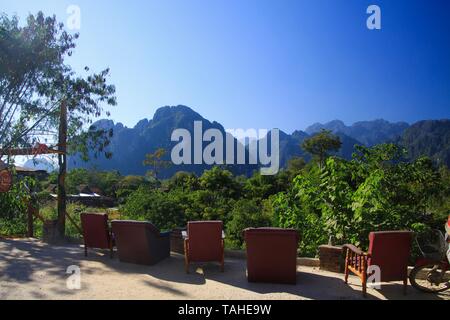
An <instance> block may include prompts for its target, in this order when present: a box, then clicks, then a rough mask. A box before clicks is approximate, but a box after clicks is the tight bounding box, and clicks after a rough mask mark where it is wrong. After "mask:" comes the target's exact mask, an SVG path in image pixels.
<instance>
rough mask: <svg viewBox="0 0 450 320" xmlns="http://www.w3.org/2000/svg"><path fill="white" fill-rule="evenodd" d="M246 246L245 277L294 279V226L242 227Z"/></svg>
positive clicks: (292, 282)
mask: <svg viewBox="0 0 450 320" xmlns="http://www.w3.org/2000/svg"><path fill="white" fill-rule="evenodd" d="M244 238H245V243H246V247H247V279H248V281H250V282H272V283H290V284H295V283H296V282H297V245H298V241H299V234H298V232H297V231H296V230H294V229H281V228H248V229H245V230H244Z"/></svg>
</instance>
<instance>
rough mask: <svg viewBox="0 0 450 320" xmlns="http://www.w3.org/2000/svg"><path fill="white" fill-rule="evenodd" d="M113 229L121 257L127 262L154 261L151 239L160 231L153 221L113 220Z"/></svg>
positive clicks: (145, 262)
mask: <svg viewBox="0 0 450 320" xmlns="http://www.w3.org/2000/svg"><path fill="white" fill-rule="evenodd" d="M111 226H112V231H113V233H114V238H115V241H116V247H117V252H118V255H119V259H120V260H121V261H125V262H131V263H140V264H141V263H142V264H148V263H151V262H152V257H151V252H150V251H151V248H150V241H151V238H152V237H157V236H159V234H160V232H159V230H158V228H156V227H155V226H154V225H153V224H152V223H151V222H148V221H133V220H113V221H112V222H111Z"/></svg>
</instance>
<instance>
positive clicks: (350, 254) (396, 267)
mask: <svg viewBox="0 0 450 320" xmlns="http://www.w3.org/2000/svg"><path fill="white" fill-rule="evenodd" d="M412 238H413V233H412V232H410V231H379V232H371V233H370V234H369V242H370V243H369V251H368V252H367V253H366V252H363V251H362V250H360V249H358V248H357V247H355V246H353V245H351V244H346V245H345V246H344V248H346V251H347V252H346V258H345V282H346V283H347V280H348V275H349V273H350V271H351V272H352V273H354V274H356V275H357V276H358V277H359V278H360V279H361V281H362V286H363V295H364V296H365V295H366V291H367V277H368V276H369V275H368V271H367V268H369V267H370V266H378V267H379V268H380V281H381V282H389V281H403V290H404V293H405V294H406V288H407V285H408V260H409V256H410V254H411V242H412Z"/></svg>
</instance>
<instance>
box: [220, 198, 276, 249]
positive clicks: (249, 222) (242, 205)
mask: <svg viewBox="0 0 450 320" xmlns="http://www.w3.org/2000/svg"><path fill="white" fill-rule="evenodd" d="M269 205H270V202H268V201H266V202H260V201H258V200H256V199H250V200H249V199H241V200H238V201H236V203H235V204H234V207H233V210H232V211H231V213H230V219H229V220H228V222H227V224H226V226H225V227H226V230H227V235H226V238H225V240H226V243H227V245H228V246H229V247H232V248H242V247H243V245H244V237H243V233H242V231H243V230H244V229H245V228H249V227H255V228H256V227H269V226H271V225H272V215H271V208H270V207H268V206H269Z"/></svg>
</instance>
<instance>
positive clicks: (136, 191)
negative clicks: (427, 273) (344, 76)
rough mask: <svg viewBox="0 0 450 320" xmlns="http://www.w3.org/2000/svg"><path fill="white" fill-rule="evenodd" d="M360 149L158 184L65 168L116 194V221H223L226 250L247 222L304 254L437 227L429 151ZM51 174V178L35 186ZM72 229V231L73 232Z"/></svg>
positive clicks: (7, 227)
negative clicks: (410, 154) (293, 242)
mask: <svg viewBox="0 0 450 320" xmlns="http://www.w3.org/2000/svg"><path fill="white" fill-rule="evenodd" d="M357 150H358V152H356V153H355V154H354V156H353V159H351V160H345V159H342V158H339V157H336V156H328V157H327V158H326V160H325V161H324V163H323V165H321V166H319V163H318V161H319V158H318V159H317V160H313V161H311V162H309V163H307V164H305V162H304V161H302V160H301V159H300V158H294V159H292V160H291V161H290V163H289V166H288V168H287V169H284V170H282V171H281V172H280V173H279V174H277V175H275V176H261V175H260V174H259V173H257V172H255V174H253V176H251V177H250V178H246V177H245V176H234V175H233V174H232V173H231V172H230V171H228V170H227V169H226V168H222V167H214V168H212V169H211V170H206V171H205V172H204V173H203V174H202V175H201V176H196V175H195V174H194V173H188V172H183V171H180V172H177V173H176V174H175V175H174V176H173V177H172V178H170V179H167V180H162V181H159V180H154V179H153V180H152V179H151V177H150V176H147V177H139V176H121V175H119V174H118V173H117V172H95V171H87V170H86V169H77V170H73V171H71V172H70V173H69V174H68V177H67V187H68V190H73V191H75V190H76V187H77V185H79V184H88V185H90V186H92V187H98V188H100V189H103V190H105V193H106V194H107V195H109V196H113V197H115V198H117V199H118V203H119V208H118V214H117V215H116V216H115V218H122V219H123V218H127V219H137V220H148V221H152V222H153V223H154V224H155V225H157V226H158V227H159V228H161V229H163V230H170V229H172V228H175V227H181V226H185V225H186V222H187V221H189V220H210V219H220V220H223V221H224V224H225V228H226V234H227V238H226V241H227V242H226V244H227V246H228V247H232V248H241V247H243V245H244V243H243V238H242V230H243V229H245V228H247V227H259V226H278V227H283V228H295V229H297V230H299V232H300V234H301V238H302V241H301V243H300V248H299V249H300V252H301V254H302V255H305V256H314V255H316V254H317V248H318V246H319V245H320V244H325V243H328V241H329V240H330V237H331V238H332V240H333V241H334V242H335V243H336V244H343V243H348V242H350V243H354V244H356V245H360V246H362V247H363V248H364V247H366V246H367V240H368V233H369V232H370V231H373V230H393V229H410V230H414V231H416V232H424V231H425V230H427V229H429V228H441V227H442V224H443V221H445V219H446V217H447V215H448V212H449V210H450V173H449V170H448V169H447V168H446V167H444V166H442V167H436V166H435V165H434V164H433V163H432V161H431V160H430V159H428V158H426V157H421V158H418V159H417V160H415V161H412V162H411V161H407V160H406V157H405V154H404V150H403V149H401V148H399V147H398V146H396V145H394V144H383V145H377V146H374V147H372V148H367V147H361V146H360V147H357ZM54 179H55V177H54V176H53V175H51V176H50V177H49V178H48V179H47V180H45V181H41V182H40V183H39V188H41V189H44V188H45V186H46V185H48V184H49V183H51V182H52V181H53V180H54ZM20 185H21V184H18V186H17V187H16V188H15V189H14V190H13V191H12V192H10V193H9V194H4V195H0V197H1V200H2V201H0V203H1V205H2V206H4V205H5V203H7V202H8V201H6V200H8V199H9V201H10V202H11V204H10V205H9V207H7V208H3V207H2V208H1V212H2V218H1V219H0V232H2V233H4V232H5V231H9V233H14V234H18V233H20V230H22V232H24V230H25V229H24V228H25V227H26V226H25V225H24V221H25V219H24V217H25V216H24V213H23V210H24V208H23V204H22V202H18V201H17V197H16V196H17V195H16V193H20V190H19V189H20ZM44 194H45V192H42V193H41V196H40V197H39V198H44V197H43V195H44ZM51 206H52V204H51V202H50V203H49V202H43V205H42V208H43V209H42V211H43V212H44V214H45V215H46V216H49V217H50V216H51V211H52V209H49V207H51ZM83 210H87V209H86V208H84V207H82V206H81V207H80V206H77V205H72V206H70V214H71V216H74V218H75V220H77V221H79V218H78V215H79V213H80V212H82V211H83ZM97 210H98V209H97ZM53 211H54V210H53ZM6 212H8V214H7V216H5V215H4V213H6ZM12 212H17V214H13V213H12ZM13 225H14V226H15V227H13V228H12V227H11V226H13ZM20 226H22V229H21V227H20ZM69 228H70V232H69V233H71V234H74V233H76V230H75V229H73V228H72V227H71V226H69Z"/></svg>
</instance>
